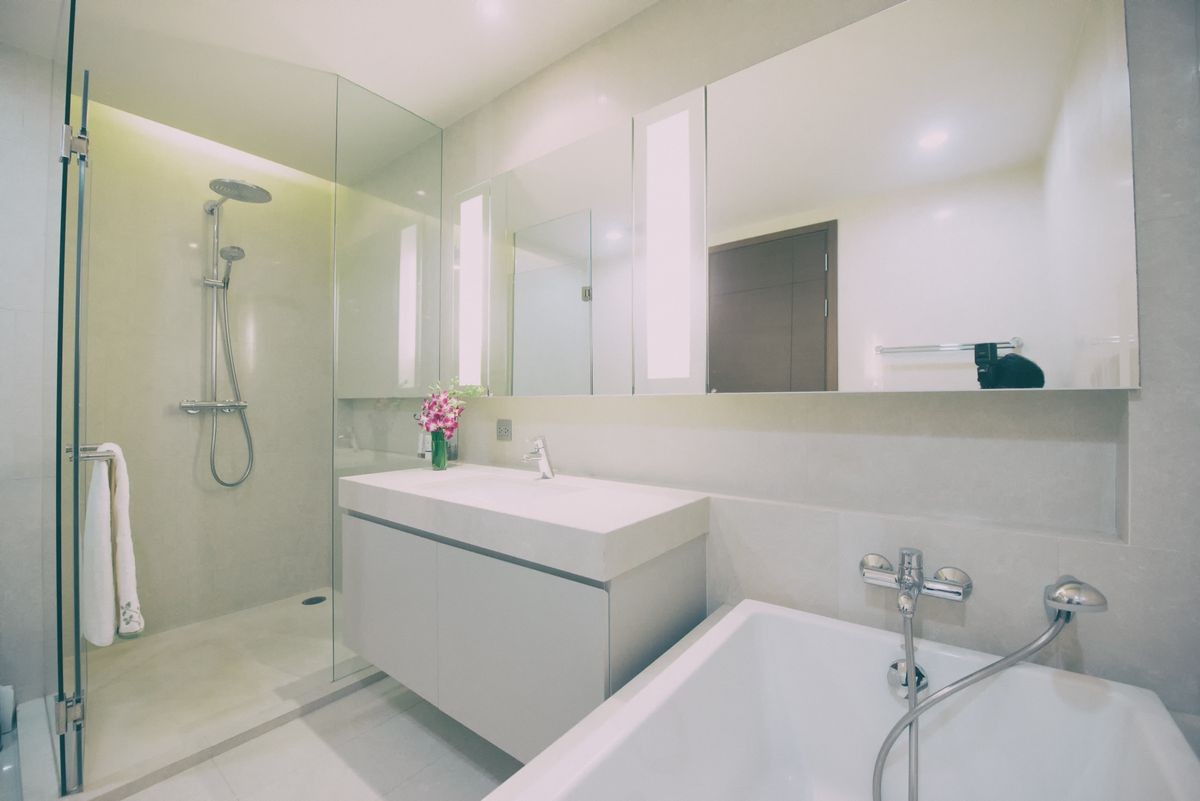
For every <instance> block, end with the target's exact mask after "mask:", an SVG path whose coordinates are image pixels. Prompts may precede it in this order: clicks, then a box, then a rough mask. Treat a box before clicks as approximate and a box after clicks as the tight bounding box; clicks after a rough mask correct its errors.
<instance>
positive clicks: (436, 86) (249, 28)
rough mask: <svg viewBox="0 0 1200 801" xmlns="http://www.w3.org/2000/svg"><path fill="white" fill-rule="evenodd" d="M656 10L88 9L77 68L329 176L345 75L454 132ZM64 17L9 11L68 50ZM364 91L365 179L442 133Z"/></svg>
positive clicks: (101, 1)
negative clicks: (477, 112)
mask: <svg viewBox="0 0 1200 801" xmlns="http://www.w3.org/2000/svg"><path fill="white" fill-rule="evenodd" d="M653 2H654V0H604V2H594V1H593V0H438V1H437V2H434V1H433V0H256V1H255V2H244V0H195V2H183V0H77V12H76V17H77V22H76V37H75V64H76V67H77V68H78V69H88V70H90V71H91V90H92V98H93V99H94V100H96V101H99V102H102V103H106V104H108V105H111V106H115V107H117V108H121V109H123V110H125V111H129V112H131V113H133V114H138V115H140V116H144V117H147V118H150V119H153V120H155V121H157V122H161V123H164V124H166V125H170V126H173V127H176V128H180V129H183V130H186V131H189V132H191V133H194V134H197V135H199V136H203V137H206V138H208V139H212V140H215V141H219V142H222V143H224V144H227V145H230V146H232V147H235V148H238V149H240V150H244V151H246V152H249V153H254V154H256V155H259V156H263V157H265V158H269V159H271V160H273V161H276V162H279V163H282V164H286V165H288V166H291V167H294V168H296V169H300V170H303V171H304V172H308V173H310V174H313V175H318V176H322V177H327V178H328V177H332V176H333V169H334V142H335V123H336V122H337V118H336V117H335V111H336V110H337V109H336V99H337V87H336V81H335V79H334V78H333V75H332V74H333V73H336V74H339V75H342V76H344V77H345V78H347V79H348V80H350V81H353V82H354V83H357V84H359V85H360V86H361V87H363V88H365V89H367V90H370V92H372V93H374V94H375V95H378V96H380V97H382V98H385V99H387V100H389V101H391V102H393V103H396V104H398V105H400V106H403V107H405V108H407V109H409V110H410V111H412V112H414V113H415V114H416V115H419V116H420V117H423V118H424V119H426V120H430V121H432V122H433V123H435V124H437V125H439V126H442V127H445V126H446V125H448V124H450V123H451V122H453V121H455V120H457V119H458V118H460V117H462V116H463V115H465V114H467V113H469V112H470V111H472V110H474V109H476V108H478V107H479V106H481V105H483V104H485V103H487V102H488V101H489V100H491V99H493V98H494V97H496V96H497V95H499V94H501V93H502V92H504V91H505V90H507V89H509V88H510V87H512V86H514V85H516V84H518V83H520V82H521V81H523V80H524V79H526V78H527V77H529V76H530V75H532V74H533V73H535V72H537V71H538V70H540V69H542V68H544V67H546V66H548V65H549V64H551V63H553V62H554V61H557V60H558V59H560V58H562V57H563V56H565V55H566V54H568V53H570V52H571V51H573V50H575V49H577V48H578V47H580V46H582V45H583V44H585V43H586V42H588V41H589V40H591V39H593V38H595V37H597V36H599V35H601V34H602V33H604V32H605V31H607V30H609V29H610V28H612V27H614V26H616V25H618V24H620V23H621V22H623V21H625V20H626V19H628V18H629V17H631V16H633V15H635V14H637V13H638V12H640V11H642V10H643V9H645V8H646V7H648V6H650V5H652V4H653ZM65 7H66V2H65V0H0V42H4V43H6V44H10V45H15V46H17V47H20V48H22V49H24V50H27V51H30V52H35V53H39V54H42V55H46V56H50V55H52V54H54V53H55V52H56V43H58V42H61V41H63V39H64V31H65V23H64V22H62V21H60V19H59V17H60V15H61V14H62V10H63V9H64V8H65ZM57 49H61V48H57ZM77 74H78V73H77ZM76 92H78V84H77V85H76ZM350 93H351V94H353V95H354V98H355V99H354V102H353V103H352V104H351V105H350V106H349V107H347V106H346V104H345V103H343V107H342V108H341V109H340V112H341V113H342V120H341V122H340V123H339V124H340V129H339V132H340V133H341V134H343V135H344V134H345V133H346V132H347V131H348V130H349V131H351V133H352V134H353V140H354V144H355V147H354V148H353V152H351V150H350V149H348V148H341V149H340V150H341V151H342V152H341V153H339V156H340V157H341V161H342V162H345V160H346V158H348V157H350V156H353V157H354V158H355V159H356V163H355V164H354V165H349V166H350V167H353V169H350V170H349V172H351V173H353V174H354V175H355V176H357V175H361V174H362V173H363V172H364V170H365V169H367V168H369V166H370V165H371V164H375V163H379V162H381V161H388V160H390V159H392V158H394V157H395V155H396V153H398V152H402V151H403V150H404V149H405V147H406V145H405V141H408V140H412V142H418V141H421V140H423V139H424V138H425V137H427V136H428V133H426V130H427V129H428V127H429V126H428V125H427V124H425V123H423V122H422V121H421V120H417V119H414V118H410V119H407V120H406V119H405V117H406V115H404V114H403V113H402V112H401V113H398V110H397V109H394V108H392V107H390V106H389V105H388V104H387V103H382V102H377V103H375V104H374V105H372V104H371V103H370V102H369V98H367V99H364V98H365V97H366V95H367V93H364V92H358V91H355V90H350ZM344 94H345V92H344ZM372 120H373V122H372ZM400 140H405V141H400ZM371 145H373V146H371ZM368 151H370V152H368ZM339 166H340V167H342V168H344V167H346V166H347V164H345V163H340V164H339Z"/></svg>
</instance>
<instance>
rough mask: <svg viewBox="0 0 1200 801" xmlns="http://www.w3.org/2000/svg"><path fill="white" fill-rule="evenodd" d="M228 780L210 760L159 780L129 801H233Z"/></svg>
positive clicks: (233, 797) (131, 797)
mask: <svg viewBox="0 0 1200 801" xmlns="http://www.w3.org/2000/svg"><path fill="white" fill-rule="evenodd" d="M235 799H236V796H235V795H234V794H233V790H232V789H230V787H229V784H228V782H226V781H225V778H224V777H223V776H222V775H221V771H219V770H217V766H216V765H214V764H213V763H212V761H211V760H210V761H208V762H204V763H202V764H200V765H197V766H196V767H194V768H192V769H191V770H186V771H184V772H183V773H180V774H179V775H178V776H172V777H171V778H169V779H167V780H165V781H162V782H159V783H158V784H156V785H154V786H153V787H149V788H147V789H145V790H143V791H142V792H140V793H135V794H134V795H131V796H129V801H235Z"/></svg>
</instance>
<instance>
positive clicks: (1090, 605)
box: [1045, 576, 1108, 619]
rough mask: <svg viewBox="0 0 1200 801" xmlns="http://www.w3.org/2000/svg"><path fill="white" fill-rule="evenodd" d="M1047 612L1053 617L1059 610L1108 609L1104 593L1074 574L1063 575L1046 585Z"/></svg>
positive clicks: (1095, 610)
mask: <svg viewBox="0 0 1200 801" xmlns="http://www.w3.org/2000/svg"><path fill="white" fill-rule="evenodd" d="M1045 602H1046V614H1047V615H1049V616H1050V617H1051V618H1052V619H1053V618H1054V617H1055V616H1056V615H1057V614H1058V613H1059V612H1067V613H1072V612H1103V611H1105V610H1107V609H1108V599H1107V598H1105V597H1104V593H1102V592H1100V590H1098V589H1096V588H1095V587H1093V586H1092V585H1091V584H1088V583H1087V582H1085V581H1080V580H1079V579H1077V578H1075V577H1074V576H1061V577H1060V578H1059V579H1058V581H1056V582H1054V583H1053V584H1048V585H1046V594H1045Z"/></svg>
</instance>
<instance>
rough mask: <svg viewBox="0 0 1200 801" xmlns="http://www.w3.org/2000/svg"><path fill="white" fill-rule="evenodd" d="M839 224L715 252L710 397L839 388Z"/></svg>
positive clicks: (711, 263)
mask: <svg viewBox="0 0 1200 801" xmlns="http://www.w3.org/2000/svg"><path fill="white" fill-rule="evenodd" d="M834 225H835V223H825V224H822V225H820V226H810V227H807V228H802V229H796V230H793V231H784V232H780V233H778V234H771V235H769V236H766V237H757V238H755V239H750V240H744V241H742V242H734V243H731V244H729V245H722V246H719V247H716V248H713V249H712V250H711V251H710V254H709V324H708V379H709V380H708V385H709V390H710V391H716V392H789V391H793V392H796V391H814V390H824V389H836V388H837V380H836V376H837V372H836V369H837V368H836V334H835V333H834V332H835V331H836V325H835V324H834V320H835V319H836V318H834V317H833V316H832V315H833V314H834V313H835V311H836V309H835V308H834V304H835V302H836V283H835V281H836V278H835V276H836V273H835V272H834V266H833V259H832V258H831V257H832V256H833V252H832V244H833V242H832V240H833V239H834Z"/></svg>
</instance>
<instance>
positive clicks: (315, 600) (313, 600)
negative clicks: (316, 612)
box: [300, 595, 325, 606]
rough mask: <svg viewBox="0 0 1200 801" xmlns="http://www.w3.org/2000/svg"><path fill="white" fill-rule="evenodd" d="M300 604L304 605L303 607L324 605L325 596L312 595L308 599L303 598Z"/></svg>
mask: <svg viewBox="0 0 1200 801" xmlns="http://www.w3.org/2000/svg"><path fill="white" fill-rule="evenodd" d="M300 603H302V604H304V605H305V606H316V605H317V604H321V603H325V596H324V595H313V596H312V597H310V598H305V599H304V600H303V601H301V602H300Z"/></svg>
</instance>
